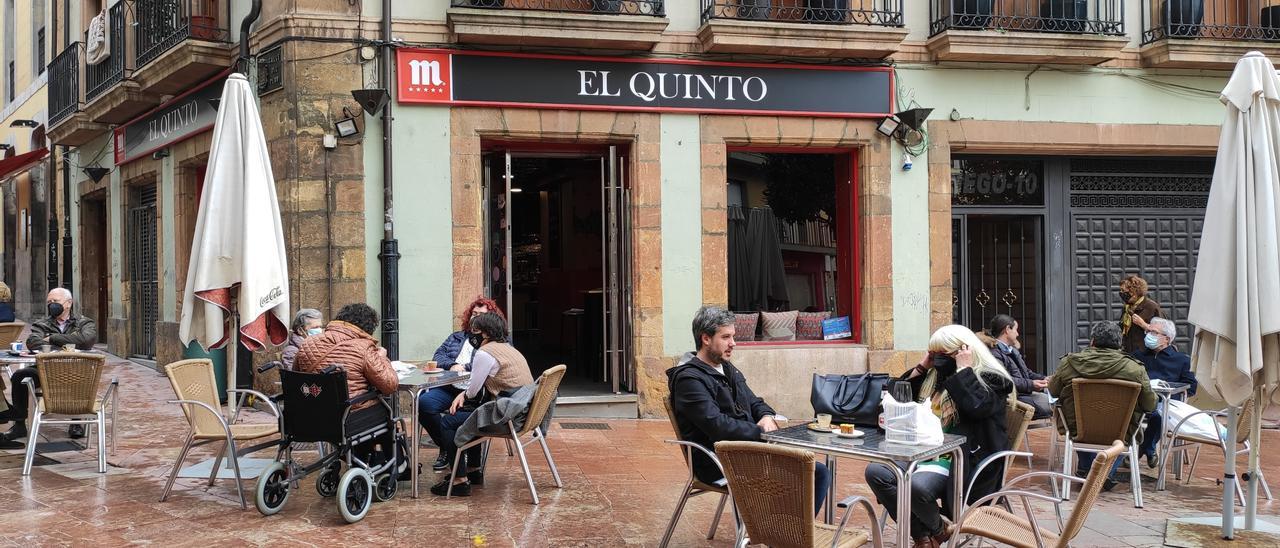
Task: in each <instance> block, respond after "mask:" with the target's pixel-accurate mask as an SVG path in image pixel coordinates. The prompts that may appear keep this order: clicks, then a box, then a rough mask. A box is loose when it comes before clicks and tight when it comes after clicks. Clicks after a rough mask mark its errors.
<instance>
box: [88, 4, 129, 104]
mask: <svg viewBox="0 0 1280 548" xmlns="http://www.w3.org/2000/svg"><path fill="white" fill-rule="evenodd" d="M124 8H125V3H124V2H120V3H117V4H116V5H114V6H111V9H110V11H109V12H108V17H109V21H108V24H110V28H108V29H107V36H108V37H109V43H110V48H111V49H110V51H109V52H108V55H107V58H106V59H103V60H101V61H100V62H99V63H98V64H96V65H89V64H87V63H88V59H87V57H88V55H86V56H85V57H86V60H85V62H86V65H85V67H84V83H85V90H84V99H85V101H86V102H88V101H92V100H93V99H94V98H96V97H97V96H99V95H102V93H103V92H105V91H107V90H108V89H111V86H113V85H115V84H117V83H119V82H120V80H123V79H124V72H125V52H126V50H125V46H124V42H125V33H124V29H125V9H124ZM84 41H85V43H86V44H87V43H89V32H88V31H85V40H84Z"/></svg>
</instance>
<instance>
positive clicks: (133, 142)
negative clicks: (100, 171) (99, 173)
mask: <svg viewBox="0 0 1280 548" xmlns="http://www.w3.org/2000/svg"><path fill="white" fill-rule="evenodd" d="M226 81H227V78H226V75H223V76H220V77H218V78H215V79H213V80H211V81H209V82H207V83H205V84H203V85H201V86H200V87H198V88H194V89H192V90H191V91H188V92H187V93H185V94H183V95H180V96H178V97H176V98H174V99H173V100H171V101H169V102H168V103H165V104H163V105H161V106H159V107H158V108H156V109H155V110H152V111H151V112H148V113H146V114H144V115H142V116H140V117H138V118H136V119H134V120H133V121H131V122H129V123H127V124H125V125H123V126H120V127H118V128H116V130H115V156H116V164H117V165H119V164H123V163H125V162H131V161H133V160H136V159H138V158H141V157H143V156H146V155H147V154H150V153H152V152H154V151H156V150H159V149H162V148H164V147H167V146H170V145H172V144H174V143H178V142H180V141H183V140H186V139H188V138H190V137H192V136H194V135H197V134H199V133H202V132H204V131H207V130H208V129H209V128H212V127H213V123H214V122H216V121H217V120H218V110H217V109H215V108H213V105H211V104H210V103H209V100H210V99H218V98H220V97H222V85H223V84H225V83H226Z"/></svg>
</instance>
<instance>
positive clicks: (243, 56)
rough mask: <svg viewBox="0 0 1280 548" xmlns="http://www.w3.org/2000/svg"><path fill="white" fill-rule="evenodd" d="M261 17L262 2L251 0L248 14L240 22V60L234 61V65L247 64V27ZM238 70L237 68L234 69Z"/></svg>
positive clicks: (260, 0)
mask: <svg viewBox="0 0 1280 548" xmlns="http://www.w3.org/2000/svg"><path fill="white" fill-rule="evenodd" d="M261 16H262V0H253V5H251V6H249V14H248V15H245V16H244V20H243V21H241V22H240V58H239V59H237V60H236V64H237V65H238V64H240V63H245V64H248V63H249V27H252V26H253V24H254V23H255V22H257V21H258V17H261ZM236 70H239V67H236Z"/></svg>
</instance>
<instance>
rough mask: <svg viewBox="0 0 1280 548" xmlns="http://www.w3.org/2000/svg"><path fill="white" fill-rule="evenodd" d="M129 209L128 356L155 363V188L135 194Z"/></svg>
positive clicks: (157, 293) (157, 302) (135, 192)
mask: <svg viewBox="0 0 1280 548" xmlns="http://www.w3.org/2000/svg"><path fill="white" fill-rule="evenodd" d="M133 198H134V199H133V201H132V204H133V205H132V206H131V207H130V208H129V217H128V219H129V233H128V238H129V240H128V241H129V296H130V299H131V300H132V301H133V303H132V307H131V310H130V314H129V320H130V321H129V328H130V336H129V355H130V357H140V358H147V359H154V358H155V356H156V322H157V321H158V320H159V315H160V314H159V313H160V300H159V297H160V295H159V292H158V281H157V279H156V278H157V275H156V274H157V272H156V270H157V267H156V263H157V262H158V260H159V258H158V255H157V253H156V244H157V240H158V238H157V237H156V236H157V235H156V187H155V185H147V186H143V187H140V188H138V189H137V190H135V191H134V195H133Z"/></svg>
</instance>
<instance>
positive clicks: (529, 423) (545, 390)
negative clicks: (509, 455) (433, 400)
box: [445, 364, 567, 504]
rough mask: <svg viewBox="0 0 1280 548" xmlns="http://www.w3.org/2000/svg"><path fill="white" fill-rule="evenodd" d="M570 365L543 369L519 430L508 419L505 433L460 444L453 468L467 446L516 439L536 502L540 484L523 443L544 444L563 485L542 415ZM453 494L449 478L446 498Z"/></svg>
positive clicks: (558, 485)
mask: <svg viewBox="0 0 1280 548" xmlns="http://www.w3.org/2000/svg"><path fill="white" fill-rule="evenodd" d="M565 369H567V366H565V365H564V364H561V365H557V366H555V367H552V368H550V369H548V370H546V371H544V372H543V373H542V375H541V376H539V377H538V389H537V391H536V392H534V394H533V401H531V402H529V413H528V415H527V416H526V417H525V420H524V427H523V428H521V429H520V430H518V431H517V430H516V426H515V425H514V424H512V423H507V428H508V430H509V432H504V433H502V434H483V435H481V436H480V437H479V438H476V439H474V440H471V441H469V442H467V444H466V445H463V446H462V447H459V448H458V451H457V452H456V453H455V454H454V456H453V468H452V470H457V469H458V461H459V460H460V459H461V458H462V453H463V451H466V450H467V449H468V448H471V447H475V446H476V445H479V444H482V443H488V442H489V440H491V439H494V438H498V439H505V440H510V441H513V442H515V447H516V454H517V455H518V456H519V457H520V467H521V468H523V469H524V479H525V481H527V482H528V483H529V494H531V495H533V503H534V504H538V488H537V487H534V485H533V474H531V473H529V459H528V458H526V457H525V453H524V447H525V446H526V445H529V444H531V443H533V442H535V441H536V442H538V443H539V444H541V445H542V454H543V456H545V457H547V466H549V467H551V476H552V477H554V478H555V480H556V487H564V484H563V483H561V482H560V472H559V471H558V470H556V461H555V460H554V459H552V458H551V449H550V448H549V447H547V434H546V432H543V431H542V419H543V418H544V417H546V416H547V412H548V411H550V409H551V404H553V403H555V401H556V395H557V392H558V391H559V390H560V379H563V378H564V372H565ZM525 434H533V437H531V438H529V441H520V438H522V437H523V436H524V435H525ZM451 496H453V482H452V481H451V482H449V489H448V490H447V491H446V492H445V498H449V497H451Z"/></svg>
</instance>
